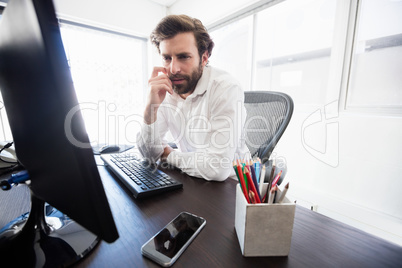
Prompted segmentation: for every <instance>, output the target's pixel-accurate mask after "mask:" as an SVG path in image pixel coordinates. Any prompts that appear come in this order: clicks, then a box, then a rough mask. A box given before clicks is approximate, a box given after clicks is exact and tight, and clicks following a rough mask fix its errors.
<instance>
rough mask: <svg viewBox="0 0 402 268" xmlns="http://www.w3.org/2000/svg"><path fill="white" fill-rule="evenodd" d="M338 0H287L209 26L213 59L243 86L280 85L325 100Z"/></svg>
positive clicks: (299, 96) (311, 100) (309, 99)
mask: <svg viewBox="0 0 402 268" xmlns="http://www.w3.org/2000/svg"><path fill="white" fill-rule="evenodd" d="M335 11H336V1H335V0H287V1H283V2H280V3H278V4H276V5H274V6H271V7H269V8H266V9H263V10H262V11H259V12H256V13H254V14H253V15H249V16H247V17H245V18H242V19H241V20H238V21H235V22H233V23H230V24H228V25H226V26H224V27H222V28H218V29H216V30H213V31H212V32H211V35H212V37H213V39H214V41H215V43H216V48H215V49H214V51H213V56H212V57H211V64H213V65H215V66H217V67H220V68H223V69H225V70H227V71H229V72H230V73H232V74H233V75H234V76H235V77H236V78H237V79H239V80H241V83H242V85H243V88H244V90H272V91H282V92H285V93H288V94H290V95H291V96H292V98H293V99H294V101H295V102H297V103H298V104H322V102H324V101H325V100H326V98H325V96H326V87H327V84H328V76H329V72H330V56H331V47H332V42H333V31H334V21H335Z"/></svg>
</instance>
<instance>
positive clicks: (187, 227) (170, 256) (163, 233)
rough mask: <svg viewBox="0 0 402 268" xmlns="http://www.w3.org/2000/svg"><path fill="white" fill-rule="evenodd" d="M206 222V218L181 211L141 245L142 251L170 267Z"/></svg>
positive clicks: (143, 253) (146, 255)
mask: <svg viewBox="0 0 402 268" xmlns="http://www.w3.org/2000/svg"><path fill="white" fill-rule="evenodd" d="M205 224H206V220H205V219H204V218H202V217H199V216H196V215H194V214H191V213H188V212H181V213H180V214H179V215H178V216H177V217H176V218H174V219H173V220H172V221H171V222H169V223H168V225H166V226H165V227H164V228H163V229H162V230H160V231H159V232H158V233H157V234H156V235H155V236H153V237H152V238H151V239H149V240H148V241H147V242H146V243H145V244H144V245H143V246H142V247H141V253H142V255H144V256H145V257H148V258H150V259H151V260H153V261H155V262H156V263H158V264H160V265H161V266H163V267H170V266H171V265H173V263H174V262H175V261H176V260H177V259H178V258H179V257H180V255H181V254H182V253H183V252H184V250H185V249H186V248H187V247H188V246H189V245H190V243H191V241H193V240H194V238H195V237H196V236H197V234H198V233H199V232H200V231H201V229H202V228H204V226H205Z"/></svg>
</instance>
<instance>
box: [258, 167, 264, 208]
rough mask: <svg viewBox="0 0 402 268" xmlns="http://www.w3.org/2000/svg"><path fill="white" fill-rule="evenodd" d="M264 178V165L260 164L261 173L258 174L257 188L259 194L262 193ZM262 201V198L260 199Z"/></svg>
mask: <svg viewBox="0 0 402 268" xmlns="http://www.w3.org/2000/svg"><path fill="white" fill-rule="evenodd" d="M264 178H265V166H264V165H262V169H261V174H260V185H259V188H260V189H259V190H260V194H261V195H262V187H263V186H264ZM261 202H262V200H261Z"/></svg>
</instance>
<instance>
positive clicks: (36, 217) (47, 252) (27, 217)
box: [0, 191, 99, 267]
mask: <svg viewBox="0 0 402 268" xmlns="http://www.w3.org/2000/svg"><path fill="white" fill-rule="evenodd" d="M98 242H99V239H98V237H97V236H95V235H94V234H92V233H91V232H89V231H88V230H86V229H85V228H84V227H82V226H81V225H79V224H78V223H76V222H75V221H73V220H71V219H70V218H69V217H68V216H66V215H65V214H63V213H61V212H60V211H58V210H56V209H55V208H53V207H51V206H50V205H48V204H46V203H45V202H44V201H42V200H40V199H39V198H37V197H36V196H35V195H34V194H33V193H32V191H31V211H30V212H27V213H25V214H23V215H21V216H20V217H18V218H16V219H15V220H13V221H11V222H10V223H8V224H7V225H6V226H5V227H3V228H2V229H1V230H0V256H3V257H1V259H0V262H1V263H6V266H7V264H8V265H12V266H13V267H61V266H68V265H71V264H73V263H74V262H77V261H79V260H80V259H82V258H83V257H84V256H85V255H86V254H87V253H89V252H90V251H91V250H92V249H93V248H94V247H95V246H96V244H97V243H98Z"/></svg>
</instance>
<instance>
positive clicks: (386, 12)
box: [346, 0, 402, 111]
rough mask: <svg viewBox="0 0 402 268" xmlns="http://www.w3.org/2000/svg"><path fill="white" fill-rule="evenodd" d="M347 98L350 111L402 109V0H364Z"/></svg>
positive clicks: (361, 3) (359, 15)
mask: <svg viewBox="0 0 402 268" xmlns="http://www.w3.org/2000/svg"><path fill="white" fill-rule="evenodd" d="M357 14H358V17H357V24H356V27H355V28H356V32H355V35H354V38H355V40H354V47H353V54H352V60H351V66H350V74H349V75H350V76H349V84H348V92H347V99H346V109H347V110H348V109H349V110H356V109H357V110H362V109H363V110H371V111H372V110H377V109H380V110H381V111H391V110H395V109H399V110H400V109H401V108H402V76H401V74H400V73H401V70H402V16H401V14H402V1H397V0H394V1H391V0H387V1H384V0H369V1H368V0H362V1H360V5H359V9H358V13H357Z"/></svg>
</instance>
